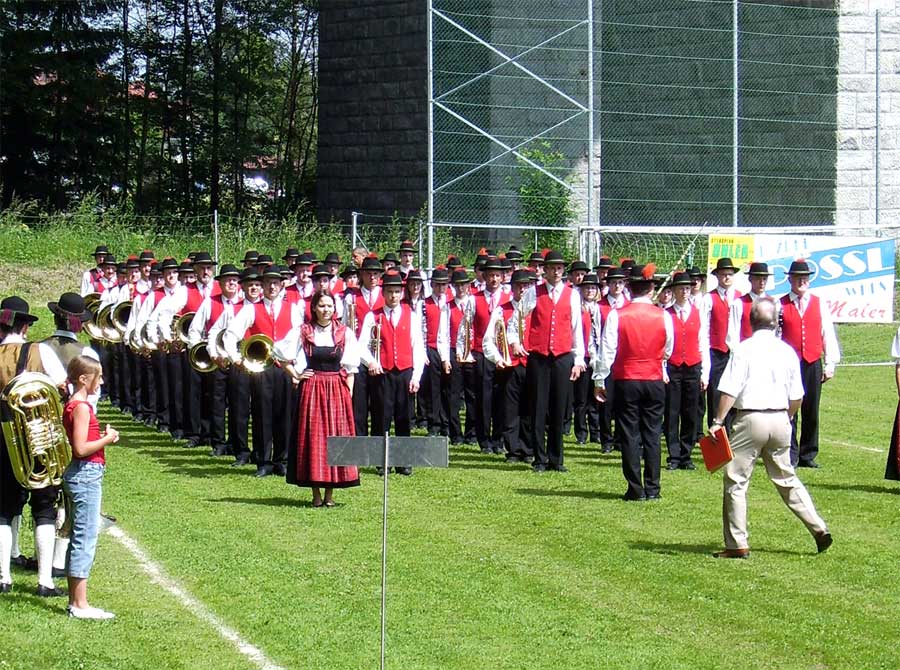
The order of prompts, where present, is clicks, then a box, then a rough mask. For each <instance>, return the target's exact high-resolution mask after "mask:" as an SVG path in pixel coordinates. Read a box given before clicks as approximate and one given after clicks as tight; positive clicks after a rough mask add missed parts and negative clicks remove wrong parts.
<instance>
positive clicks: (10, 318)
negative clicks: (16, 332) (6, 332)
mask: <svg viewBox="0 0 900 670" xmlns="http://www.w3.org/2000/svg"><path fill="white" fill-rule="evenodd" d="M37 320H38V318H37V317H36V316H34V315H33V314H29V313H28V303H27V302H25V299H24V298H20V297H19V296H17V295H11V296H9V297H8V298H3V301H2V302H0V325H4V326H12V325H13V324H15V323H16V321H18V322H20V323H22V322H25V323H34V322H35V321H37Z"/></svg>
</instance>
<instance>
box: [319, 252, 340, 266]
mask: <svg viewBox="0 0 900 670" xmlns="http://www.w3.org/2000/svg"><path fill="white" fill-rule="evenodd" d="M322 262H323V263H334V264H335V265H340V264H341V257H340V256H338V255H337V254H336V253H335V252H333V251H330V252H328V253H327V254H325V260H324V261H322Z"/></svg>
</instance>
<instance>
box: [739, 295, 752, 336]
mask: <svg viewBox="0 0 900 670" xmlns="http://www.w3.org/2000/svg"><path fill="white" fill-rule="evenodd" d="M751 307H753V296H752V295H750V294H749V293H748V294H747V295H742V296H741V310H742V312H741V342H743V341H744V340H746V339H747V338H748V337H750V336H751V335H753V328H751V327H750V308H751Z"/></svg>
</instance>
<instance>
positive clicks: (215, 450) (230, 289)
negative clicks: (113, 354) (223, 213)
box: [188, 264, 249, 456]
mask: <svg viewBox="0 0 900 670" xmlns="http://www.w3.org/2000/svg"><path fill="white" fill-rule="evenodd" d="M240 276H241V273H240V270H238V269H237V268H236V267H235V266H234V265H231V264H226V265H223V266H222V270H221V271H220V272H219V274H218V275H216V281H217V282H218V284H219V293H218V294H217V295H210V296H207V297H206V298H204V300H203V302H202V303H200V307H199V309H197V312H196V314H194V318H193V319H192V320H191V327H190V330H189V331H188V349H190V348H192V347H194V346H196V345H198V344H200V343H201V342H203V343H206V342H209V333H210V330H211V328H212V326H213V325H214V324H215V323H216V322H217V321H218V320H219V317H221V316H222V314H223V312H226V311H227V312H229V313H230V316H231V317H233V316H235V315H236V314H237V312H238V310H240V308H241V306H242V303H243V300H241V298H240V296H239V291H240V284H239V280H240ZM213 347H215V344H213ZM213 350H215V349H213ZM207 352H208V353H209V354H210V358H212V352H211V351H210V349H209V347H208V346H207ZM195 372H196V371H195ZM198 374H199V373H198ZM201 391H202V392H201V395H200V401H201V403H202V412H201V413H202V416H203V417H204V419H205V420H206V422H207V423H208V426H209V427H208V434H209V441H210V446H212V455H213V456H224V455H225V454H228V453H229V448H228V444H227V442H226V438H225V407H226V404H227V398H228V371H227V370H223V369H222V368H220V367H218V366H216V368H215V369H214V370H212V371H211V372H208V373H206V374H204V375H202V382H201ZM248 400H249V398H248ZM244 440H245V442H246V431H245V432H244Z"/></svg>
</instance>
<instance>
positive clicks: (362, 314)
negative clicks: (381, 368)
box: [344, 254, 384, 436]
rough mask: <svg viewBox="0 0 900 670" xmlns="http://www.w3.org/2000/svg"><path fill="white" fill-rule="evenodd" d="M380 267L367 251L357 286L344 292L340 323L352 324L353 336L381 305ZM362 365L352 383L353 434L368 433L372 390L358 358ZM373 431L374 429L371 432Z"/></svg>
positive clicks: (366, 372)
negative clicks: (369, 315) (370, 313)
mask: <svg viewBox="0 0 900 670" xmlns="http://www.w3.org/2000/svg"><path fill="white" fill-rule="evenodd" d="M382 272H384V269H383V268H382V266H381V262H380V261H379V260H378V256H376V255H375V254H369V255H368V256H366V257H365V258H364V259H363V260H362V264H361V265H360V268H359V271H358V274H359V287H358V288H356V289H353V290H349V291H347V293H346V295H345V296H344V325H345V326H349V327H350V328H353V334H354V335H356V339H357V340H360V339H361V338H362V327H363V321H365V318H366V315H367V314H368V313H369V312H371V311H373V310H378V309H381V308H382V307H383V306H384V297H383V296H382V294H381V287H380V286H379V282H380V281H381V274H382ZM360 365H361V366H362V367H361V368H360V371H359V374H358V375H356V381H354V383H353V422H354V424H355V425H356V434H357V435H358V436H365V435H368V434H369V414H370V413H371V412H372V403H373V402H374V398H373V397H372V390H371V388H370V384H369V374H368V372H369V371H368V368H367V367H366V365H367V364H366V361H365V360H362V361H361V362H360ZM373 434H375V435H377V433H373Z"/></svg>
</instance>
